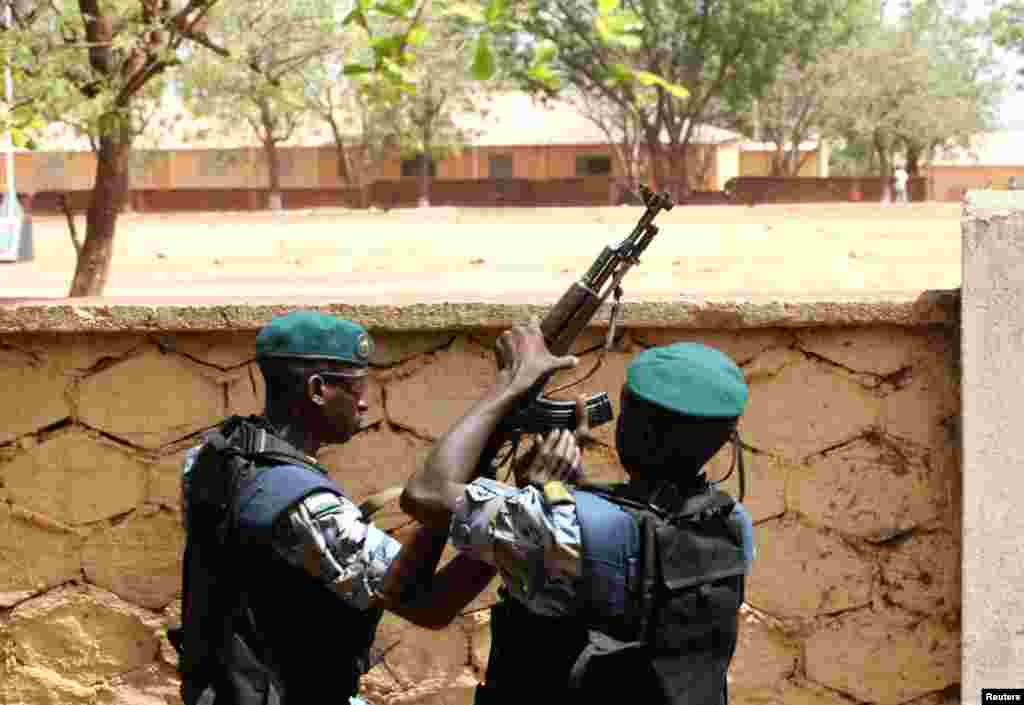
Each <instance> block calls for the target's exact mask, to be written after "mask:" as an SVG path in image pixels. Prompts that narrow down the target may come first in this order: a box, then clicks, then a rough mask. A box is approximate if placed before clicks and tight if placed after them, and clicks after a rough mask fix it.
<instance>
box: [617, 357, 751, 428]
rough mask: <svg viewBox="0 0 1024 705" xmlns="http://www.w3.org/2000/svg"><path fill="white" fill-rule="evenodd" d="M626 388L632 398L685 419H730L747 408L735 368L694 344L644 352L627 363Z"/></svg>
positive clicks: (739, 373) (744, 390) (742, 383)
mask: <svg viewBox="0 0 1024 705" xmlns="http://www.w3.org/2000/svg"><path fill="white" fill-rule="evenodd" d="M626 387H627V389H629V391H630V392H631V393H632V394H634V395H635V396H637V397H639V398H641V399H644V400H646V401H649V402H651V403H652V404H655V405H657V406H660V407H662V408H663V409H667V410H669V411H674V412H676V413H678V414H685V415H687V416H702V417H711V418H734V417H738V416H739V415H740V414H742V413H743V408H744V407H745V406H746V405H747V383H746V381H745V380H744V379H743V372H742V370H740V368H739V367H737V366H736V363H735V362H733V361H732V359H731V358H729V356H728V355H725V354H724V353H722V352H721V351H719V350H716V349H715V348H709V347H708V346H707V345H701V344H700V343H675V344H673V345H666V346H664V347H657V348H650V349H648V350H644V351H643V352H642V353H640V354H639V355H637V356H636V357H635V358H633V362H632V363H631V364H630V365H629V369H628V370H626Z"/></svg>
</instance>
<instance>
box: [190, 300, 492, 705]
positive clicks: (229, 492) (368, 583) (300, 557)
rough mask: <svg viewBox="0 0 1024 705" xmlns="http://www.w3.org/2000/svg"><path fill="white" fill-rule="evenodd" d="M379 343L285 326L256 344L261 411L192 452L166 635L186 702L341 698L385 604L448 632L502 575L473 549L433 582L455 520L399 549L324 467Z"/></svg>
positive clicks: (305, 320) (289, 318)
mask: <svg viewBox="0 0 1024 705" xmlns="http://www.w3.org/2000/svg"><path fill="white" fill-rule="evenodd" d="M372 346H373V343H372V340H371V339H370V337H369V335H368V334H367V332H366V331H365V330H364V329H363V328H362V327H361V326H359V325H357V324H355V323H353V322H351V321H346V320H341V319H338V318H335V317H332V316H327V315H323V314H320V313H317V312H314V311H298V312H294V313H290V314H288V315H285V316H281V317H278V318H275V319H274V320H272V321H271V322H270V323H269V324H268V325H267V326H265V327H264V328H263V329H262V330H261V331H260V333H259V335H258V336H257V338H256V356H257V362H258V364H259V367H260V370H261V371H262V373H263V378H264V380H265V382H266V410H265V412H264V414H263V415H262V417H249V418H245V419H243V418H240V417H232V419H229V420H228V421H227V422H225V424H223V425H222V426H221V427H220V429H219V430H218V431H217V432H215V433H213V434H210V435H209V436H208V438H207V441H206V442H205V443H204V444H203V445H202V446H200V447H198V448H195V449H193V450H192V451H190V452H189V453H188V454H187V457H186V460H185V466H184V474H183V500H184V502H183V504H184V509H185V518H186V519H185V520H186V529H187V535H188V541H187V545H186V554H185V571H184V572H185V575H184V591H183V619H182V622H183V629H182V630H177V631H175V632H174V633H172V634H171V635H170V636H171V637H172V641H174V642H175V646H176V647H177V648H178V649H179V652H180V654H181V658H180V665H179V670H180V672H181V674H182V698H183V700H184V701H185V703H186V705H194V704H195V703H201V704H204V705H205V703H211V702H216V703H217V705H248V704H249V703H260V704H261V705H290V704H292V703H295V704H306V703H319V702H343V701H345V700H347V699H348V698H349V697H350V696H355V694H356V692H357V690H358V687H359V679H360V677H361V676H362V674H363V673H364V672H365V671H366V670H367V668H368V666H369V663H368V659H369V648H370V645H371V643H372V641H373V638H374V633H375V631H376V628H377V623H378V621H379V620H380V617H381V614H382V610H383V609H389V610H391V611H393V612H395V613H396V614H398V615H401V616H402V617H404V618H406V619H408V620H410V621H412V622H413V623H415V624H418V625H421V626H426V627H430V628H440V627H441V626H444V625H446V624H448V623H449V622H450V621H451V620H452V619H453V618H454V616H455V615H456V614H458V611H459V610H460V609H461V608H462V607H463V606H464V605H465V604H467V603H468V602H469V601H470V600H472V599H473V597H475V596H476V595H477V594H478V593H479V592H480V591H481V590H482V589H483V588H484V587H486V585H487V584H488V582H490V580H491V578H492V577H493V576H494V569H493V568H492V567H490V566H488V565H486V564H484V563H481V562H479V561H478V560H475V559H473V558H472V557H470V556H468V555H467V556H464V557H459V558H457V559H456V560H455V561H452V562H451V563H449V564H448V565H447V566H446V567H445V569H444V570H442V571H441V572H440V573H438V574H437V575H436V576H435V575H434V571H435V569H436V567H437V564H438V560H439V558H440V556H441V551H442V549H443V548H444V544H445V542H446V540H447V526H444V527H440V528H438V529H432V528H420V529H419V530H417V531H416V532H415V533H414V534H413V535H412V537H411V538H410V539H409V540H408V541H407V542H405V543H404V545H401V544H399V543H398V542H397V541H396V540H395V539H393V538H391V537H390V536H388V535H387V534H385V533H384V532H383V531H381V530H379V529H377V528H376V527H374V526H373V525H372V524H370V523H368V522H367V521H365V520H364V518H363V516H362V513H361V512H360V509H359V508H358V507H357V506H356V505H355V504H354V503H353V502H352V501H351V500H350V499H349V498H348V497H347V496H346V495H345V492H344V491H343V490H342V489H341V488H340V487H339V486H338V485H337V484H335V483H334V482H333V481H332V480H331V479H330V478H329V477H328V476H327V472H326V470H325V469H324V468H323V467H321V466H320V465H319V464H318V463H317V461H316V453H317V451H318V449H319V448H320V447H321V446H322V445H324V444H329V443H344V442H345V441H347V440H349V439H350V438H351V437H352V435H353V434H355V433H356V432H357V431H358V430H359V428H360V426H361V425H362V419H363V415H364V414H365V413H366V411H367V409H368V408H369V401H368V393H369V378H368V376H367V375H368V367H369V358H370V355H371V352H372ZM236 461H237V462H236ZM233 462H234V463H235V464H234V465H232V463H233ZM232 468H234V469H233V470H232ZM230 472H234V473H235V475H234V477H235V478H236V481H235V482H234V483H228V484H227V485H225V484H224V478H225V477H228V476H229V475H228V474H229V473H230ZM225 487H227V488H228V489H225ZM218 492H220V493H222V494H220V495H218ZM225 507H226V509H225Z"/></svg>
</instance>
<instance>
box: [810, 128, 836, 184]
mask: <svg viewBox="0 0 1024 705" xmlns="http://www.w3.org/2000/svg"><path fill="white" fill-rule="evenodd" d="M831 154H832V148H831V146H830V145H829V141H828V140H827V139H825V138H821V139H819V140H818V154H817V157H818V158H817V162H816V164H815V166H816V169H815V174H814V175H815V176H817V177H818V178H821V179H824V178H828V160H829V157H830V156H831Z"/></svg>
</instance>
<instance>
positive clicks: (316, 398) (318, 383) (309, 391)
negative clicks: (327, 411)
mask: <svg viewBox="0 0 1024 705" xmlns="http://www.w3.org/2000/svg"><path fill="white" fill-rule="evenodd" d="M306 398H308V399H309V400H310V401H311V402H313V403H314V404H316V405H317V406H323V404H324V378H323V377H321V376H320V375H310V376H309V379H307V380H306Z"/></svg>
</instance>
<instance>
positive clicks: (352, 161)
mask: <svg viewBox="0 0 1024 705" xmlns="http://www.w3.org/2000/svg"><path fill="white" fill-rule="evenodd" d="M340 59H341V57H338V59H337V60H335V61H324V62H318V63H312V64H309V65H307V66H306V67H305V68H304V69H303V72H302V79H303V82H304V84H305V95H306V104H307V105H308V107H309V110H310V112H311V113H312V115H313V117H314V118H315V119H319V120H321V121H323V122H324V123H326V124H327V126H328V128H329V129H330V131H331V137H332V139H333V141H334V150H335V155H336V160H337V169H338V178H339V179H340V180H341V182H342V183H343V184H346V185H348V186H354V187H358V188H359V189H360V205H364V204H365V201H366V196H365V186H366V184H367V183H368V182H369V180H370V174H371V171H372V166H373V164H374V163H375V162H376V161H377V160H378V159H379V158H380V157H381V156H382V155H383V154H384V151H385V149H386V148H387V147H388V146H390V145H391V144H392V142H393V141H394V140H393V136H392V135H391V133H390V130H389V128H388V127H387V126H386V125H385V124H384V121H383V120H382V119H381V115H382V109H383V107H384V106H380V105H378V104H375V102H374V101H373V99H372V95H371V92H370V91H368V90H367V85H366V81H365V80H364V79H362V78H361V77H358V76H353V77H348V76H344V75H342V73H341V70H342V64H343V63H344V62H343V61H341V60H340Z"/></svg>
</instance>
